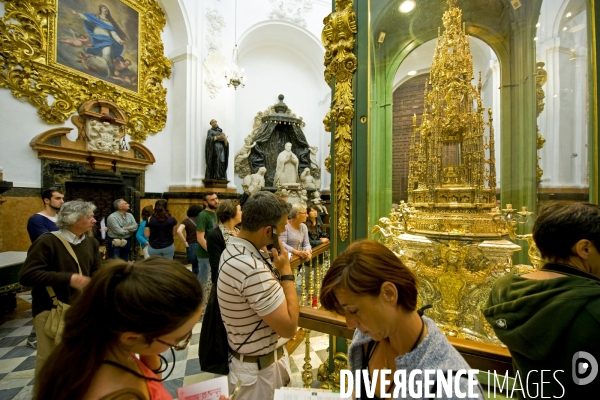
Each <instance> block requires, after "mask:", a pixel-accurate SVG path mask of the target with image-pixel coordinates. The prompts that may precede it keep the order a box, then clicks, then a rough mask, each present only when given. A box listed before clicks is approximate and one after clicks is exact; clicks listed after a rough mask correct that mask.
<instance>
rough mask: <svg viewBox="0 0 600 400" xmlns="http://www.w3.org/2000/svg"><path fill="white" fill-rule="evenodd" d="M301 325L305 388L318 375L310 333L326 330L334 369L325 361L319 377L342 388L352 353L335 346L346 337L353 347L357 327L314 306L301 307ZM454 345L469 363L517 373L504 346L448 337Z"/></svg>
mask: <svg viewBox="0 0 600 400" xmlns="http://www.w3.org/2000/svg"><path fill="white" fill-rule="evenodd" d="M298 326H299V327H300V328H301V330H300V331H299V336H300V335H302V334H303V336H304V339H305V345H306V357H305V359H304V361H305V364H304V366H303V368H302V369H303V371H304V372H303V373H302V381H303V382H304V387H311V385H312V383H313V381H314V380H315V377H314V376H313V373H312V365H311V361H312V360H311V359H310V332H311V331H317V332H323V333H326V334H328V335H332V336H333V343H334V348H333V349H332V351H330V352H329V354H330V355H331V356H332V357H333V360H334V362H333V366H334V368H333V371H331V372H330V370H329V360H327V361H325V363H323V364H322V365H321V366H320V367H319V369H318V374H317V378H318V380H319V381H320V383H321V387H324V388H328V389H333V390H339V388H340V372H339V371H340V370H342V369H347V368H348V355H347V354H346V353H345V352H339V351H336V349H335V343H336V338H344V339H346V340H347V344H348V347H350V342H351V339H352V337H353V335H354V329H349V328H348V327H347V326H346V319H345V318H344V317H343V316H341V315H337V314H334V313H331V312H328V311H325V310H319V309H314V308H312V307H300V319H299V321H298ZM448 340H449V341H450V343H451V344H452V346H454V348H455V349H456V350H457V351H458V352H459V353H460V354H461V355H462V356H463V358H464V359H465V360H466V361H467V363H468V364H469V366H470V367H471V368H473V369H478V370H480V371H496V373H497V374H498V375H502V376H505V374H506V373H507V372H508V375H509V376H514V374H513V368H512V358H511V356H510V352H509V351H508V350H507V349H506V348H503V347H500V346H496V345H491V344H486V343H480V342H475V341H471V340H464V339H455V338H448Z"/></svg>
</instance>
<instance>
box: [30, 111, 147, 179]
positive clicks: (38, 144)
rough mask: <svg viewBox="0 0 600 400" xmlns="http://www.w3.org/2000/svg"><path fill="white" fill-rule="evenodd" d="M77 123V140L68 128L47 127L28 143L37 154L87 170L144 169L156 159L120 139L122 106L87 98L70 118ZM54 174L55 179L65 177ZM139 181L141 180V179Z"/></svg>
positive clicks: (144, 149)
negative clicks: (48, 128) (83, 166)
mask: <svg viewBox="0 0 600 400" xmlns="http://www.w3.org/2000/svg"><path fill="white" fill-rule="evenodd" d="M71 120H72V122H73V124H75V126H77V127H78V131H79V134H78V136H77V140H75V141H71V140H69V139H68V138H67V134H68V133H69V132H70V131H71V129H72V128H55V129H50V130H49V131H46V132H44V133H41V134H39V135H37V136H36V137H34V138H33V139H32V140H31V142H30V143H29V145H30V146H31V147H32V148H33V149H34V150H36V151H37V152H38V158H40V159H42V160H53V161H58V162H71V163H79V164H83V165H85V168H86V169H87V170H94V171H111V172H115V171H117V170H133V171H145V170H146V168H147V167H148V165H152V164H154V163H155V162H156V159H155V158H154V155H153V154H152V152H150V150H148V148H147V147H146V146H144V145H142V144H140V143H137V142H129V143H124V141H123V138H124V137H125V126H126V125H127V117H126V116H125V113H124V111H123V110H121V109H120V108H119V107H117V105H116V104H114V103H112V102H110V101H108V100H90V101H87V102H85V103H83V104H82V105H81V107H79V110H78V115H75V116H73V117H72V118H71ZM65 179H67V178H65V177H55V180H57V181H61V180H65ZM142 185H143V183H142Z"/></svg>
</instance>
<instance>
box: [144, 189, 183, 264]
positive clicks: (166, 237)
mask: <svg viewBox="0 0 600 400" xmlns="http://www.w3.org/2000/svg"><path fill="white" fill-rule="evenodd" d="M176 234H177V220H176V219H175V218H173V217H172V216H171V214H169V209H168V208H167V201H166V200H164V199H159V200H156V203H155V204H154V212H153V213H152V216H151V217H150V218H148V222H147V223H146V228H145V229H144V236H145V237H147V238H149V239H150V240H149V241H148V243H149V246H148V254H150V255H151V256H163V257H165V258H168V259H169V260H172V259H173V256H174V255H175V244H174V240H173V237H174V236H175V235H176Z"/></svg>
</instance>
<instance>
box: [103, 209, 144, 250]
mask: <svg viewBox="0 0 600 400" xmlns="http://www.w3.org/2000/svg"><path fill="white" fill-rule="evenodd" d="M113 206H114V207H115V210H116V211H115V212H113V213H112V214H110V215H109V216H108V218H107V219H106V225H107V227H108V233H107V236H108V238H107V242H106V250H107V252H108V258H121V259H123V260H125V261H129V249H130V248H131V242H132V239H133V236H135V233H136V231H137V228H138V224H137V222H135V218H134V217H133V214H131V213H128V212H127V211H129V203H127V202H126V201H125V200H123V199H117V200H115V201H114V203H113ZM132 235H133V236H132Z"/></svg>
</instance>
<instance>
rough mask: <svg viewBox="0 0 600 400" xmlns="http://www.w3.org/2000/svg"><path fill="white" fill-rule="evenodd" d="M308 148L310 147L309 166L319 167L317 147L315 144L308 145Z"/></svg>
mask: <svg viewBox="0 0 600 400" xmlns="http://www.w3.org/2000/svg"><path fill="white" fill-rule="evenodd" d="M309 149H310V167H311V168H319V163H318V162H317V151H319V148H318V147H317V146H310V147H309ZM319 169H320V168H319Z"/></svg>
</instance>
